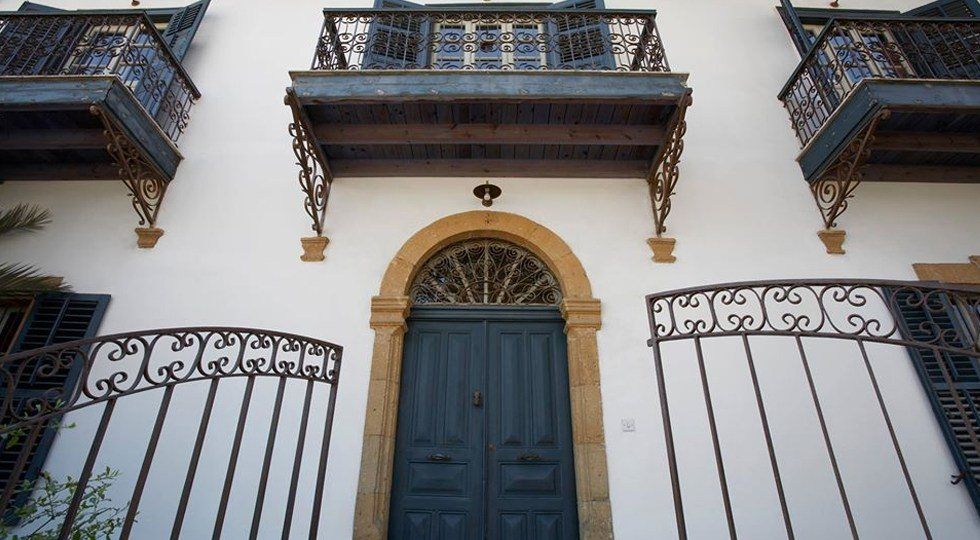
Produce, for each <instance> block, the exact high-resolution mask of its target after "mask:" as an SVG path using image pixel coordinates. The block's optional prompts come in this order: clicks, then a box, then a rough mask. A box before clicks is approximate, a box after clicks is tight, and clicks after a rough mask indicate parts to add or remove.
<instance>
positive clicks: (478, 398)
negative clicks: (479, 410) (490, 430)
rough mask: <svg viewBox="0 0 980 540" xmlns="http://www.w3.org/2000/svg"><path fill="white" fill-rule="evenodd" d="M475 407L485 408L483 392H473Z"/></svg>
mask: <svg viewBox="0 0 980 540" xmlns="http://www.w3.org/2000/svg"><path fill="white" fill-rule="evenodd" d="M473 406H474V407H482V406H483V392H480V391H479V390H474V391H473Z"/></svg>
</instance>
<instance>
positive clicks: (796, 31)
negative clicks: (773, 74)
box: [779, 0, 813, 56]
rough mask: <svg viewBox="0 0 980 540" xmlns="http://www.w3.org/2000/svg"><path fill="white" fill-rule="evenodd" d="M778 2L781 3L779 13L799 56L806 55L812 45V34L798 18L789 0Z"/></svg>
mask: <svg viewBox="0 0 980 540" xmlns="http://www.w3.org/2000/svg"><path fill="white" fill-rule="evenodd" d="M779 3H780V4H781V5H782V9H781V10H780V11H779V15H780V17H782V18H783V23H784V24H785V25H786V29H787V30H789V35H790V37H791V38H793V45H796V50H797V51H799V53H800V56H806V54H807V53H808V52H810V46H811V45H813V36H812V35H810V33H809V32H807V31H806V28H804V27H803V21H801V20H800V15H799V13H797V12H796V8H795V7H794V6H793V3H792V2H790V0H781V1H780V2H779Z"/></svg>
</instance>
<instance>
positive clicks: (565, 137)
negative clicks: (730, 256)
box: [314, 124, 664, 146]
mask: <svg viewBox="0 0 980 540" xmlns="http://www.w3.org/2000/svg"><path fill="white" fill-rule="evenodd" d="M314 133H315V134H316V137H317V139H318V140H319V142H320V143H321V144H335V145H348V144H350V145H362V144H363V145H371V144H601V145H629V146H657V145H659V144H661V143H663V140H664V128H663V127H661V126H650V125H645V126H639V125H571V124H565V125H562V124H361V125H354V124H329V125H318V126H316V127H315V128H314Z"/></svg>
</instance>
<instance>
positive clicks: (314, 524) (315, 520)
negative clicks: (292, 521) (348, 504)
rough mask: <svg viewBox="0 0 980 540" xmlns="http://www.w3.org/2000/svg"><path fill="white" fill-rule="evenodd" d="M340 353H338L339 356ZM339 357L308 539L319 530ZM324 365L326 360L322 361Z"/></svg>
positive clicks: (338, 373) (337, 383)
mask: <svg viewBox="0 0 980 540" xmlns="http://www.w3.org/2000/svg"><path fill="white" fill-rule="evenodd" d="M339 354H340V353H338V355H339ZM340 358H341V357H340V356H337V359H336V360H335V361H334V367H333V381H331V382H330V398H329V399H328V400H327V416H326V418H325V419H324V421H323V440H322V441H321V442H320V466H319V467H318V468H317V472H316V488H315V491H314V493H313V511H312V512H310V538H311V539H312V540H316V538H317V534H318V533H319V530H320V507H321V505H322V504H323V482H324V480H325V479H326V476H327V457H328V456H329V453H330V434H331V432H332V431H333V414H334V409H335V407H336V405H337V386H338V385H339V384H340ZM324 364H326V360H324Z"/></svg>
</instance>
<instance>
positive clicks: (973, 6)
mask: <svg viewBox="0 0 980 540" xmlns="http://www.w3.org/2000/svg"><path fill="white" fill-rule="evenodd" d="M905 14H906V15H911V16H913V17H953V18H973V17H980V2H978V1H977V0H940V1H939V2H932V3H929V4H926V5H924V6H919V7H917V8H915V9H910V10H908V11H907V12H905Z"/></svg>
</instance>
